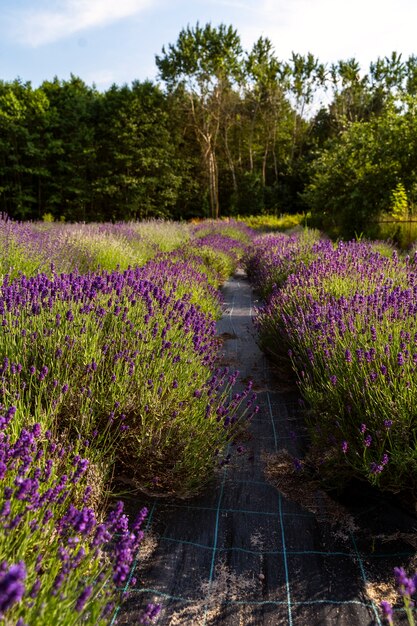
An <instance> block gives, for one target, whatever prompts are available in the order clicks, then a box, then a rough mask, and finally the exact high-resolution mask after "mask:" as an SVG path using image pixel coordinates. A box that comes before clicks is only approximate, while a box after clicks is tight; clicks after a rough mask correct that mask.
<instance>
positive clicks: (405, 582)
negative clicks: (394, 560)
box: [380, 567, 417, 626]
mask: <svg viewBox="0 0 417 626" xmlns="http://www.w3.org/2000/svg"><path fill="white" fill-rule="evenodd" d="M394 577H395V582H396V586H397V590H398V593H399V595H400V596H401V598H402V601H403V607H404V611H405V614H406V616H407V622H408V624H409V626H415V620H414V615H415V611H413V609H414V607H415V602H414V600H413V596H414V594H415V592H416V589H417V574H415V575H414V576H412V577H408V576H407V573H406V571H405V570H404V568H403V567H395V568H394ZM380 607H381V611H382V615H383V617H384V618H385V619H386V621H387V623H388V625H389V626H394V611H393V607H392V605H391V604H390V603H389V602H387V601H386V600H383V601H382V602H381V604H380Z"/></svg>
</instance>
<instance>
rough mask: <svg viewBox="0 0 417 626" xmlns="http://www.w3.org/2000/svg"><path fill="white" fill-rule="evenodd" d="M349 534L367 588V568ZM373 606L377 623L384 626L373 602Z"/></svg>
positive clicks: (352, 536)
mask: <svg viewBox="0 0 417 626" xmlns="http://www.w3.org/2000/svg"><path fill="white" fill-rule="evenodd" d="M349 534H350V537H351V540H352V544H353V548H354V550H355V554H356V558H357V560H358V563H359V568H360V570H361V575H362V579H363V582H364V584H365V586H366V585H367V583H368V579H367V577H366V572H365V567H364V564H363V561H362V558H361V555H360V554H359V550H358V546H357V544H356V540H355V537H354V535H353V533H352V532H351V533H349ZM371 605H372V610H373V612H374V615H375V619H376V623H377V624H378V626H382V622H381V619H380V617H379V614H378V610H377V608H376V606H375V603H374V602H372V601H371Z"/></svg>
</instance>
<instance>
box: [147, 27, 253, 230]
mask: <svg viewBox="0 0 417 626" xmlns="http://www.w3.org/2000/svg"><path fill="white" fill-rule="evenodd" d="M241 55H242V48H241V44H240V38H239V36H238V34H237V32H236V31H235V30H234V29H233V28H232V26H225V25H224V24H221V25H220V26H219V27H218V28H215V27H212V26H211V24H206V25H205V26H204V27H201V26H199V24H198V23H197V25H196V27H195V28H190V27H189V26H188V27H187V28H186V29H183V30H182V31H181V32H180V34H179V36H178V40H177V42H176V44H174V45H173V44H169V46H168V49H167V50H166V49H165V47H163V48H162V55H161V56H156V65H157V67H158V70H159V76H160V78H161V79H162V80H163V81H164V82H165V83H166V84H167V87H168V91H169V92H172V91H175V90H180V91H182V93H183V94H184V95H186V99H184V100H183V101H184V102H186V103H187V114H188V116H189V119H190V120H191V123H192V126H193V129H194V132H195V137H196V139H197V142H198V144H199V146H200V150H201V156H202V160H203V164H204V168H205V171H206V173H207V180H208V195H209V201H210V209H211V215H212V217H213V218H218V217H219V215H220V207H219V185H218V183H219V172H218V158H217V150H218V146H219V136H220V130H221V126H222V123H224V104H225V100H226V96H227V94H228V93H229V91H230V89H231V87H232V85H233V84H234V83H236V82H237V83H238V82H239V81H240V79H241V74H242V59H241Z"/></svg>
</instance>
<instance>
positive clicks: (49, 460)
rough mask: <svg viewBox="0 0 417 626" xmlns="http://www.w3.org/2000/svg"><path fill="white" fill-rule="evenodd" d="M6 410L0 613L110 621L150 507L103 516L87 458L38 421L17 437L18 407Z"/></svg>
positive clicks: (0, 447)
mask: <svg viewBox="0 0 417 626" xmlns="http://www.w3.org/2000/svg"><path fill="white" fill-rule="evenodd" d="M3 413H5V414H6V415H7V416H8V417H7V419H6V420H5V421H3V422H2V425H1V427H0V480H1V485H0V528H1V532H0V554H1V557H0V558H1V562H0V617H1V618H2V620H4V622H5V623H7V624H11V623H14V624H15V623H19V624H21V625H22V626H23V624H31V626H32V625H33V626H37V625H39V626H41V625H42V626H43V625H44V624H62V625H64V624H65V626H69V625H71V624H79V623H83V624H91V625H92V626H93V625H94V626H96V625H97V624H108V623H109V618H110V616H111V613H112V610H113V607H114V605H115V604H116V603H119V602H120V601H121V599H122V598H121V595H120V591H119V590H120V588H121V587H122V585H125V583H126V580H127V577H128V574H129V572H130V569H131V565H132V562H133V559H134V558H136V555H137V550H138V547H139V544H140V541H141V539H142V536H143V532H142V530H141V526H142V523H143V520H144V519H145V517H146V514H147V511H146V509H143V510H142V511H141V512H140V513H139V515H138V517H137V519H136V520H135V521H134V523H133V524H132V525H129V520H128V517H127V516H126V515H125V513H124V511H123V504H122V503H121V502H119V503H117V505H116V507H115V508H114V509H113V510H112V511H111V512H110V513H109V514H108V515H107V516H106V517H104V518H101V517H100V515H99V513H98V512H97V508H96V506H95V504H96V502H95V493H94V486H93V485H89V484H87V480H88V477H89V461H88V459H87V458H84V457H81V455H80V454H78V453H77V450H76V449H75V448H73V449H72V450H71V448H65V447H64V446H62V445H57V444H56V443H54V441H53V439H52V435H51V433H50V432H48V431H46V432H43V431H42V429H41V427H40V425H39V424H34V425H33V426H32V427H31V428H30V429H29V428H23V429H22V430H21V431H20V432H19V434H18V436H17V437H13V436H12V435H11V432H10V431H11V424H12V422H13V419H14V415H15V412H14V407H9V408H8V409H7V411H5V410H4V408H3ZM86 452H88V450H86ZM90 477H91V475H90Z"/></svg>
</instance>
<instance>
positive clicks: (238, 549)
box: [159, 515, 415, 558]
mask: <svg viewBox="0 0 417 626" xmlns="http://www.w3.org/2000/svg"><path fill="white" fill-rule="evenodd" d="M274 517H276V515H274ZM159 540H160V541H169V542H171V543H183V544H185V545H187V546H193V547H195V548H201V549H203V550H214V549H215V548H214V546H209V545H206V544H204V543H198V542H196V541H189V540H188V539H176V538H175V537H168V536H166V535H161V536H160V537H159ZM234 551H236V552H244V553H246V554H256V555H259V556H262V555H273V554H275V555H279V554H280V555H284V550H249V549H248V548H241V547H239V546H230V547H228V548H217V552H234ZM286 554H287V555H288V556H303V555H309V554H311V555H313V554H314V555H316V556H345V557H349V558H352V557H354V558H357V555H356V553H352V552H342V551H338V552H334V551H324V550H286ZM414 555H415V552H396V553H386V552H383V553H377V552H376V553H370V554H365V556H366V557H367V558H397V557H404V556H414Z"/></svg>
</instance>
